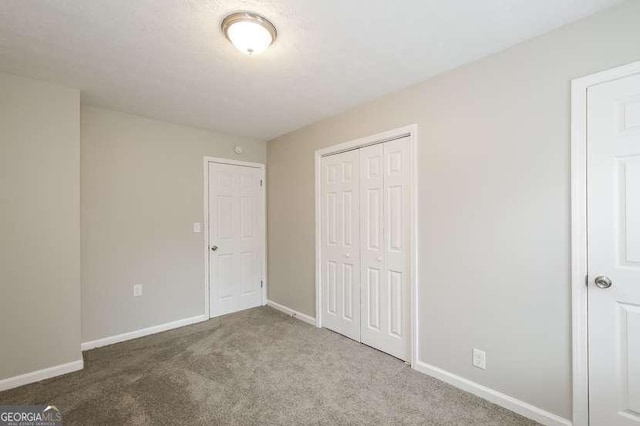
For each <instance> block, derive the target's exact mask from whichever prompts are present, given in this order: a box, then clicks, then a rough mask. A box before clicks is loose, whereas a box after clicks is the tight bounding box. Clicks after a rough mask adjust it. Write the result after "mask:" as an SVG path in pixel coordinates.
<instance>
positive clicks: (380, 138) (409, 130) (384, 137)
mask: <svg viewBox="0 0 640 426" xmlns="http://www.w3.org/2000/svg"><path fill="white" fill-rule="evenodd" d="M407 136H408V137H409V164H410V167H409V206H410V207H409V209H410V214H409V215H410V226H411V232H410V235H411V238H410V239H411V241H410V242H409V243H410V247H411V255H410V256H409V287H410V289H411V291H410V292H409V298H410V299H409V305H410V306H411V309H410V311H411V312H410V321H409V323H410V327H411V331H410V333H409V340H410V345H411V348H410V363H411V365H412V366H414V365H415V363H416V362H417V360H418V305H417V303H418V178H417V176H418V155H417V154H418V150H417V148H418V125H417V124H411V125H408V126H404V127H399V128H397V129H392V130H389V131H386V132H382V133H378V134H375V135H371V136H366V137H363V138H360V139H355V140H352V141H349V142H344V143H340V144H337V145H332V146H329V147H326V148H322V149H319V150H317V151H316V152H315V201H316V207H315V211H316V217H315V225H316V235H315V239H316V241H315V243H316V258H315V261H316V283H315V284H316V327H322V297H321V296H322V290H323V289H322V268H321V265H320V255H321V252H322V249H321V246H322V245H321V243H320V242H321V233H322V231H321V218H322V216H321V212H322V210H321V207H320V206H321V200H322V194H321V174H322V173H321V171H322V167H321V166H322V163H321V162H322V157H323V156H326V155H330V154H339V153H341V152H346V151H351V150H354V149H359V148H364V147H366V146H370V145H376V144H379V143H384V142H390V141H392V140H396V139H400V138H403V137H407Z"/></svg>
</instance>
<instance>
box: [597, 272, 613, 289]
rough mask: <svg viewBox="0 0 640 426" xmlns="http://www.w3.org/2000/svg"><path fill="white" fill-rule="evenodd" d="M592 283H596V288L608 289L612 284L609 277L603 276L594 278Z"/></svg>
mask: <svg viewBox="0 0 640 426" xmlns="http://www.w3.org/2000/svg"><path fill="white" fill-rule="evenodd" d="M594 282H595V283H596V286H598V288H609V287H611V284H613V283H612V282H611V279H610V278H609V277H606V276H604V275H600V276H598V277H596V279H595V280H594Z"/></svg>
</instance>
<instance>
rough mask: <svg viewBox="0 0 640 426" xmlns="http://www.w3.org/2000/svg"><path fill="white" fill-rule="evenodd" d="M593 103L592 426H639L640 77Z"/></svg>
mask: <svg viewBox="0 0 640 426" xmlns="http://www.w3.org/2000/svg"><path fill="white" fill-rule="evenodd" d="M587 99H588V107H587V119H588V143H587V144H588V148H587V149H588V160H587V161H588V162H587V173H588V176H587V181H588V193H587V197H588V206H587V207H588V241H589V242H588V264H589V265H588V270H589V282H588V284H589V290H588V294H589V296H588V299H589V300H588V304H589V305H588V306H589V308H588V312H589V314H588V315H589V417H590V424H591V425H592V426H623V425H640V75H635V76H631V77H627V78H623V79H620V80H616V81H612V82H609V83H604V84H601V85H598V86H593V87H591V88H589V89H588V94H587Z"/></svg>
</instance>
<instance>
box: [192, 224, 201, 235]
mask: <svg viewBox="0 0 640 426" xmlns="http://www.w3.org/2000/svg"><path fill="white" fill-rule="evenodd" d="M200 231H202V226H201V225H200V222H193V232H195V233H198V232H200Z"/></svg>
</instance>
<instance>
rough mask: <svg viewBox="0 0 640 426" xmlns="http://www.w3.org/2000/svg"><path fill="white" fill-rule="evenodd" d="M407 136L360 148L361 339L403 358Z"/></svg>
mask: <svg viewBox="0 0 640 426" xmlns="http://www.w3.org/2000/svg"><path fill="white" fill-rule="evenodd" d="M408 141H409V139H408V138H403V139H399V140H396V141H392V142H387V143H384V144H380V145H374V146H370V147H367V148H362V149H361V150H360V188H361V197H360V206H361V215H360V223H361V227H360V233H361V236H362V250H361V265H362V266H361V278H362V283H363V285H362V312H361V322H362V343H365V344H367V345H369V346H372V347H374V348H377V349H380V350H381V351H384V352H387V353H389V354H391V355H393V356H396V357H398V358H400V359H403V360H408V359H409V354H410V339H409V321H410V318H409V313H410V305H409V297H410V293H409V292H410V289H409V280H408V272H409V247H410V234H409V232H410V227H409V226H410V221H409V219H410V216H409V213H410V212H409V158H408V156H409V144H408Z"/></svg>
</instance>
